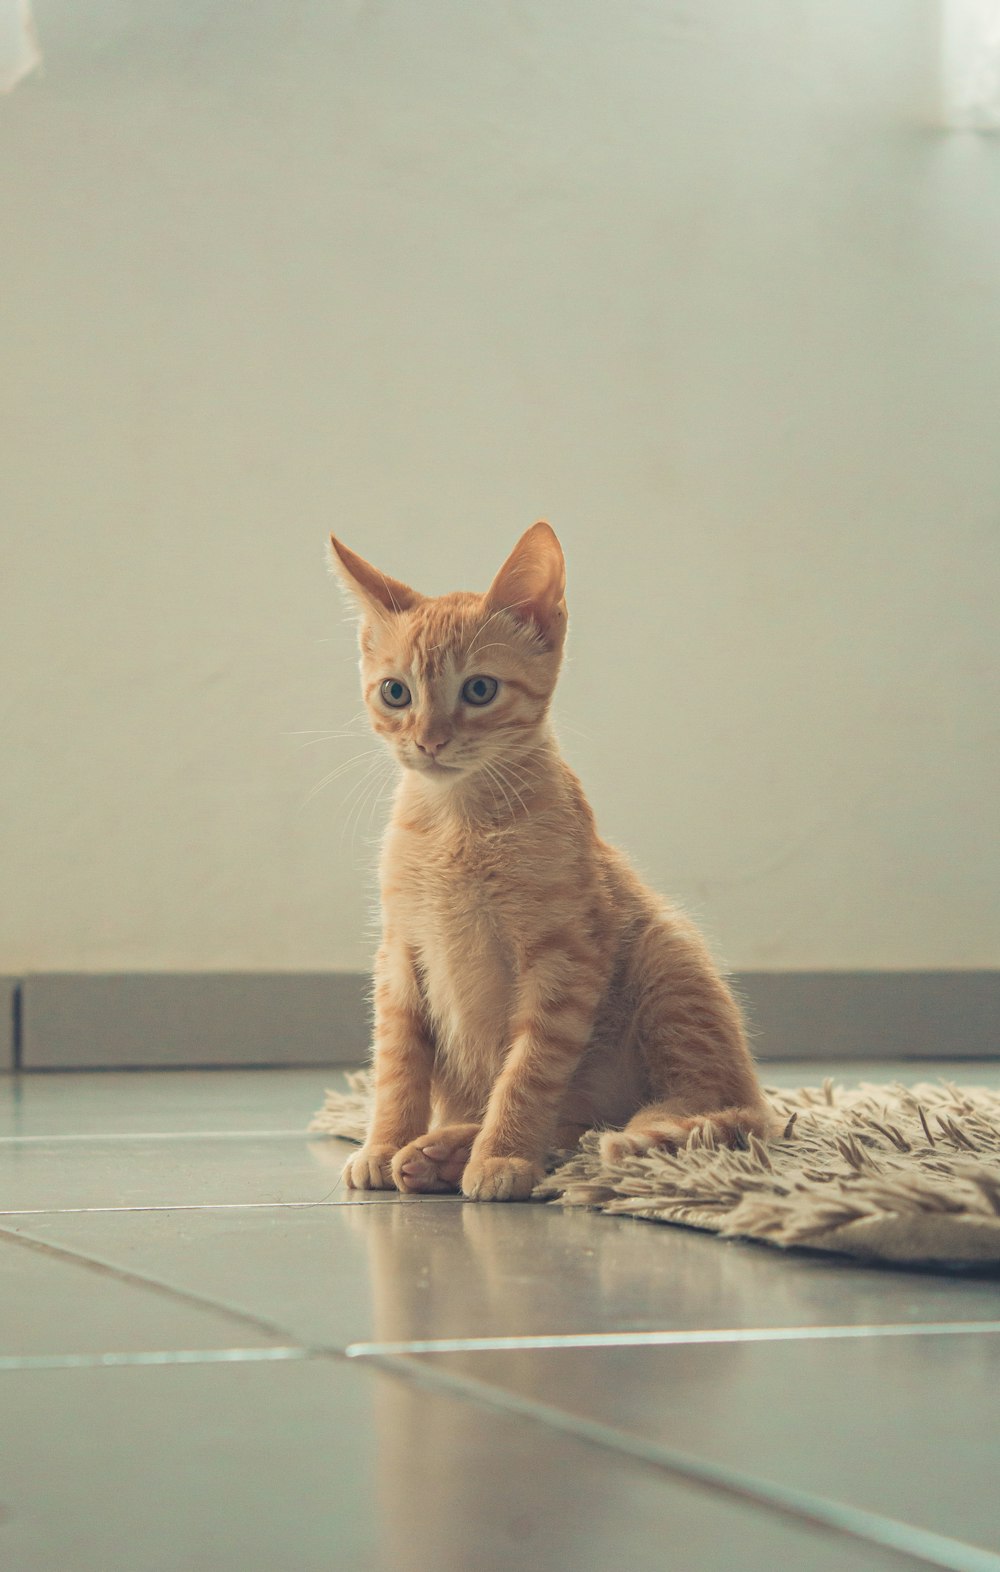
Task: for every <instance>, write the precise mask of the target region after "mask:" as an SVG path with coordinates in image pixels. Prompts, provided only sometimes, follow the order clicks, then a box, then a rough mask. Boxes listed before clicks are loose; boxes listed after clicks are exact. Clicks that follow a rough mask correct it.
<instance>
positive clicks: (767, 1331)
mask: <svg viewBox="0 0 1000 1572" xmlns="http://www.w3.org/2000/svg"><path fill="white" fill-rule="evenodd" d="M983 1333H985V1334H987V1335H992V1336H996V1335H997V1334H998V1333H1000V1321H906V1322H888V1323H885V1324H884V1325H879V1324H878V1323H877V1322H876V1323H875V1324H865V1325H857V1326H771V1327H719V1328H712V1327H708V1328H706V1327H697V1328H692V1329H684V1328H678V1329H670V1330H669V1331H655V1330H654V1331H645V1332H564V1333H560V1332H553V1333H551V1334H542V1335H539V1334H530V1333H528V1334H524V1335H520V1334H518V1333H511V1334H510V1336H507V1337H453V1338H423V1339H417V1340H414V1341H411V1342H398V1343H348V1345H347V1347H346V1349H345V1353H346V1354H347V1357H348V1358H349V1359H363V1358H368V1357H370V1356H371V1355H373V1354H474V1353H503V1352H504V1351H505V1350H507V1349H518V1350H521V1351H523V1350H525V1349H558V1348H659V1347H664V1348H670V1347H687V1348H689V1347H692V1346H695V1345H699V1344H711V1345H718V1344H725V1343H796V1342H809V1341H813V1340H816V1341H821V1342H822V1341H827V1340H830V1341H838V1340H847V1339H851V1338H871V1337H960V1336H975V1335H978V1334H983Z"/></svg>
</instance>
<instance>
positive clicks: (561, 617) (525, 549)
mask: <svg viewBox="0 0 1000 1572" xmlns="http://www.w3.org/2000/svg"><path fill="white" fill-rule="evenodd" d="M565 594H566V563H565V560H564V558H563V554H562V547H561V546H560V544H559V541H558V540H557V538H556V532H555V530H554V529H553V528H552V526H551V524H546V522H545V520H544V519H539V521H538V523H537V524H532V526H531V528H530V529H529V530H526V531H525V533H524V534H523V535H522V536H521V539H520V540H519V541H518V543H517V545H516V546H515V547H514V550H513V551H512V552H511V554H510V556H509V557H508V558H507V561H506V562H505V563H504V565H503V567H502V568H501V569H500V572H499V573H498V574H497V576H496V578H495V579H494V580H493V583H492V584H491V585H490V587H489V589H488V590H487V592H486V604H487V606H488V607H489V609H490V610H491V611H499V610H506V611H511V612H513V613H514V615H515V617H519V618H521V620H522V621H524V622H532V623H534V624H535V626H536V627H537V628H538V630H539V632H540V633H541V634H542V636H543V637H544V638H545V640H546V643H549V644H558V643H559V642H560V641H561V639H562V637H563V635H564V633H565V631H566V600H565Z"/></svg>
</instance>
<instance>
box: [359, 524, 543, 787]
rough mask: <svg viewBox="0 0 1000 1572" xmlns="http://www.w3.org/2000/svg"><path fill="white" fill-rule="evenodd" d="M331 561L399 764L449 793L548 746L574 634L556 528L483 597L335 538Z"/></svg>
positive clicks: (510, 561) (521, 547)
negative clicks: (427, 587) (394, 568)
mask: <svg viewBox="0 0 1000 1572" xmlns="http://www.w3.org/2000/svg"><path fill="white" fill-rule="evenodd" d="M330 542H331V547H332V551H331V563H332V565H333V567H334V569H335V570H336V572H337V574H338V576H339V577H340V580H341V582H342V584H343V585H344V587H345V589H346V590H347V591H348V592H349V594H350V595H351V597H352V599H353V601H354V603H355V605H356V607H357V609H358V611H359V613H360V618H361V626H360V638H361V689H362V693H363V694H364V699H365V705H366V707H367V710H368V717H369V719H370V721H371V724H372V727H373V729H374V730H375V731H376V732H377V733H378V735H379V736H380V737H382V738H384V739H385V741H386V742H387V743H388V745H389V746H390V747H391V748H392V749H393V751H394V753H395V754H396V757H397V758H398V760H399V762H400V764H402V765H403V766H404V767H405V768H406V769H410V770H418V771H420V772H421V774H422V775H423V776H425V777H426V778H427V779H433V780H436V781H438V782H439V783H440V784H441V785H442V786H446V785H449V784H451V785H454V784H456V783H457V782H458V781H460V780H461V779H462V778H463V777H465V778H468V777H469V776H470V775H472V774H474V773H476V772H477V771H479V770H483V769H485V770H487V772H488V771H489V768H490V766H491V765H493V766H494V767H495V766H496V765H500V764H502V761H503V760H504V759H509V758H511V757H515V756H517V755H518V754H521V753H524V752H525V751H527V750H528V749H530V748H531V747H532V746H533V745H534V743H535V742H537V740H538V739H539V737H540V735H541V733H542V730H543V728H544V725H545V718H546V714H547V711H548V707H549V702H550V700H551V698H552V692H553V689H554V688H555V685H556V678H557V677H558V675H559V666H560V663H561V660H562V651H563V643H564V640H565V637H566V602H565V598H564V591H565V584H566V571H565V563H564V561H563V554H562V550H561V548H560V545H559V542H558V540H557V539H556V536H555V531H554V530H553V529H552V528H551V527H550V526H549V525H548V524H546V523H544V522H539V523H538V524H534V525H532V527H531V529H529V530H528V531H527V532H526V533H525V534H524V535H522V537H521V539H520V540H519V541H518V543H517V545H516V546H515V547H514V550H513V551H512V552H511V554H510V556H509V557H508V558H507V561H506V562H505V563H504V565H503V567H502V568H501V569H500V571H499V573H498V574H497V576H496V578H495V579H494V580H493V583H492V584H491V585H490V587H489V589H488V590H487V591H486V593H485V594H483V595H477V594H470V593H466V592H458V593H456V594H452V595H441V596H438V597H436V598H431V597H428V596H426V595H419V594H418V593H417V592H416V590H412V589H410V587H409V585H407V584H402V583H400V581H399V580H398V579H391V578H389V577H387V575H386V574H384V573H381V572H380V571H379V570H378V569H377V568H373V567H372V565H371V564H370V563H368V562H366V561H365V560H364V558H363V557H359V556H357V555H356V553H355V552H353V551H350V550H349V549H348V548H347V547H346V546H344V545H342V544H341V542H340V541H339V540H337V539H336V537H335V536H331V537H330Z"/></svg>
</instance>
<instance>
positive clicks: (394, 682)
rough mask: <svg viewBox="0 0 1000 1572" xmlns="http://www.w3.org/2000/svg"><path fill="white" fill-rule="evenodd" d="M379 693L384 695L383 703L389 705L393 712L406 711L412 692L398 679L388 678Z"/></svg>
mask: <svg viewBox="0 0 1000 1572" xmlns="http://www.w3.org/2000/svg"><path fill="white" fill-rule="evenodd" d="M378 691H379V693H380V694H381V695H382V702H383V703H384V704H388V706H389V708H390V709H391V710H405V708H406V706H407V705H408V704H409V703H410V699H411V694H410V690H409V688H408V687H407V686H406V683H405V682H400V680H399V678H398V677H386V679H385V681H384V682H383V684H382V686H381V687H380V688H379V690H378Z"/></svg>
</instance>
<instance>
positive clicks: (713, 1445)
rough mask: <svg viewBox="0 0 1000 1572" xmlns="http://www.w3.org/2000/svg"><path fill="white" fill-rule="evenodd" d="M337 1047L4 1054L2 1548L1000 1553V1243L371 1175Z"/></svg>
mask: <svg viewBox="0 0 1000 1572" xmlns="http://www.w3.org/2000/svg"><path fill="white" fill-rule="evenodd" d="M937 1069H938V1067H935V1066H928V1065H899V1064H893V1065H875V1064H872V1065H863V1066H859V1065H857V1064H854V1065H852V1066H850V1067H844V1068H843V1070H842V1071H841V1074H840V1078H841V1079H843V1080H845V1081H848V1082H851V1081H857V1080H860V1079H868V1080H891V1079H903V1080H908V1081H911V1082H912V1081H915V1080H921V1079H932V1078H933V1076H934V1074H935V1073H936V1071H937ZM940 1072H941V1073H943V1074H945V1075H946V1076H947V1077H948V1078H949V1079H952V1080H957V1081H963V1082H965V1083H967V1084H970V1085H972V1084H980V1085H982V1084H987V1085H992V1086H997V1085H1000V1066H998V1065H983V1064H982V1063H977V1064H970V1065H958V1064H955V1063H954V1062H952V1063H950V1064H948V1065H947V1066H941V1067H940ZM826 1073H830V1067H828V1066H824V1067H822V1068H821V1069H819V1068H818V1067H817V1066H815V1065H813V1066H795V1065H787V1064H786V1065H782V1066H780V1068H779V1067H776V1066H765V1067H764V1076H765V1080H769V1081H771V1082H772V1083H777V1084H784V1085H798V1084H802V1083H803V1082H810V1083H815V1082H816V1081H818V1080H821V1079H822V1078H823V1075H824V1074H826ZM336 1080H337V1077H336V1073H335V1072H326V1073H324V1072H323V1071H322V1070H320V1071H315V1070H308V1071H246V1072H243V1071H217V1072H173V1073H172V1072H159V1073H152V1074H89V1075H88V1074H75V1075H70V1074H67V1075H36V1076H32V1077H23V1078H13V1077H7V1078H0V1176H2V1184H0V1343H2V1346H0V1433H2V1436H3V1466H2V1469H0V1565H2V1566H3V1567H4V1568H5V1569H8V1568H9V1569H10V1572H42V1569H44V1572H49V1569H54V1568H58V1569H60V1572H154V1569H155V1572H174V1569H181V1568H184V1569H198V1572H200V1569H206V1572H258V1569H259V1572H272V1569H274V1572H285V1569H287V1572H311V1569H313V1568H316V1569H319V1568H322V1569H324V1572H335V1569H339V1568H341V1567H343V1568H351V1569H386V1572H388V1569H392V1572H409V1569H411V1568H412V1569H413V1572H416V1569H418V1568H419V1569H420V1572H427V1569H431V1568H433V1569H434V1572H479V1569H491V1568H498V1569H499V1568H504V1569H520V1568H529V1569H536V1568H537V1569H549V1568H552V1569H562V1568H566V1569H567V1572H569V1569H572V1572H583V1569H591V1568H593V1569H594V1572H598V1569H600V1572H607V1569H609V1568H617V1567H628V1566H632V1565H634V1566H642V1567H651V1568H661V1567H662V1568H677V1569H684V1572H689V1569H695V1572H701V1569H705V1572H710V1569H716V1568H718V1569H722V1568H726V1569H728V1572H756V1569H760V1572H771V1569H774V1568H785V1567H787V1568H791V1569H794V1572H811V1569H822V1572H827V1569H829V1572H841V1569H842V1572H860V1569H882V1568H885V1569H889V1568H898V1567H905V1566H913V1567H916V1566H928V1565H930V1566H941V1567H949V1568H956V1569H963V1572H966V1569H967V1572H987V1569H992V1572H1000V1499H998V1495H1000V1492H998V1489H997V1486H998V1481H1000V1424H998V1421H1000V1276H998V1275H992V1276H978V1277H976V1276H957V1277H956V1276H951V1277H949V1276H939V1275H934V1274H930V1273H925V1272H920V1271H912V1272H899V1271H892V1270H881V1269H877V1268H865V1267H861V1266H857V1265H851V1264H849V1263H844V1262H837V1261H834V1260H832V1259H829V1258H825V1257H821V1256H809V1255H806V1254H800V1255H782V1254H781V1253H780V1252H778V1251H776V1250H769V1249H766V1248H763V1247H760V1246H754V1245H749V1244H742V1243H724V1242H721V1241H719V1240H716V1239H714V1238H711V1237H708V1236H705V1235H701V1234H698V1233H695V1232H691V1231H687V1230H682V1229H673V1228H667V1227H662V1226H657V1225H654V1224H650V1223H644V1222H638V1221H635V1220H632V1219H626V1218H607V1217H599V1216H594V1215H591V1214H589V1213H582V1212H563V1211H561V1210H559V1209H558V1208H555V1207H552V1206H543V1205H535V1206H532V1205H514V1206H475V1205H471V1204H466V1203H463V1202H462V1201H460V1200H458V1199H457V1198H452V1197H429V1198H427V1199H417V1198H407V1199H404V1198H402V1197H399V1196H383V1195H355V1194H351V1193H349V1192H347V1191H345V1190H344V1188H343V1186H342V1185H340V1184H339V1183H338V1178H339V1172H340V1167H341V1164H342V1162H343V1159H344V1155H345V1153H346V1151H347V1147H346V1145H345V1143H342V1142H340V1141H334V1140H329V1139H316V1138H309V1137H306V1136H305V1135H304V1134H303V1130H304V1128H305V1125H306V1124H307V1122H308V1119H309V1117H310V1115H311V1113H312V1112H313V1110H314V1109H315V1108H316V1107H317V1106H318V1105H319V1104H320V1102H321V1101H322V1095H323V1089H324V1086H325V1085H328V1084H336Z"/></svg>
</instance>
